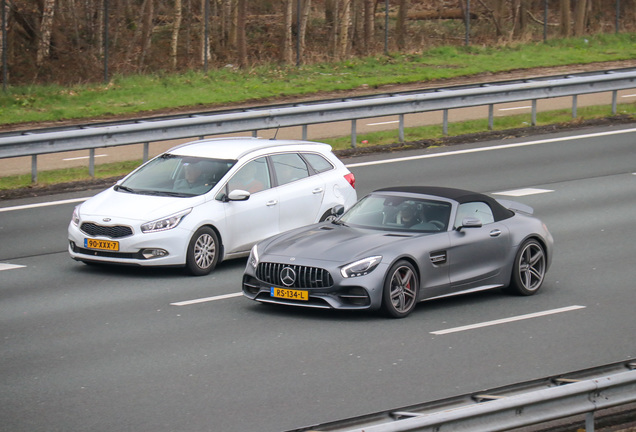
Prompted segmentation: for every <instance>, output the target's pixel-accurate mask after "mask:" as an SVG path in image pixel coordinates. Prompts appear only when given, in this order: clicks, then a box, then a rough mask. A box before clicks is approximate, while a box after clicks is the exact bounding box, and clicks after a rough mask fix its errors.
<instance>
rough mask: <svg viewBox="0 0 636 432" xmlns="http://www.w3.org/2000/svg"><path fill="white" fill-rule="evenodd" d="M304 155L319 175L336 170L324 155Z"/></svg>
mask: <svg viewBox="0 0 636 432" xmlns="http://www.w3.org/2000/svg"><path fill="white" fill-rule="evenodd" d="M302 155H303V157H304V158H305V160H306V161H307V162H308V163H309V165H311V167H312V168H313V169H314V171H315V172H317V173H321V172H325V171H329V170H331V169H333V168H334V167H333V165H332V164H331V162H329V161H328V160H327V159H326V158H325V157H324V156H322V155H319V154H316V153H303V154H302Z"/></svg>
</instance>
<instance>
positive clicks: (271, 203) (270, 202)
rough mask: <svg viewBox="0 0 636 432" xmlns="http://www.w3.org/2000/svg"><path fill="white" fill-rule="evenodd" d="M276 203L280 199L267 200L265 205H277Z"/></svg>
mask: <svg viewBox="0 0 636 432" xmlns="http://www.w3.org/2000/svg"><path fill="white" fill-rule="evenodd" d="M276 204H278V201H277V200H271V201H267V202H266V203H265V205H266V206H267V207H271V206H275V205H276Z"/></svg>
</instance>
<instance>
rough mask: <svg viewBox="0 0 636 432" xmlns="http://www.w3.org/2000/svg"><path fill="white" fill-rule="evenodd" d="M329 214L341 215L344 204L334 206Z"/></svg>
mask: <svg viewBox="0 0 636 432" xmlns="http://www.w3.org/2000/svg"><path fill="white" fill-rule="evenodd" d="M331 214H332V215H334V216H335V217H340V216H342V215H343V214H344V206H343V205H341V204H338V205H337V206H334V208H332V209H331Z"/></svg>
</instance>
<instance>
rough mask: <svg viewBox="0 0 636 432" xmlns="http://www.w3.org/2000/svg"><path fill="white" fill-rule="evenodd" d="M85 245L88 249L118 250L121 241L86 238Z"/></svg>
mask: <svg viewBox="0 0 636 432" xmlns="http://www.w3.org/2000/svg"><path fill="white" fill-rule="evenodd" d="M84 247H86V248H88V249H99V250H108V251H118V250H119V242H116V241H110V240H94V239H84Z"/></svg>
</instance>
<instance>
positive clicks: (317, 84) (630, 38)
mask: <svg viewBox="0 0 636 432" xmlns="http://www.w3.org/2000/svg"><path fill="white" fill-rule="evenodd" d="M631 59H636V34H630V33H621V34H612V35H591V36H586V37H585V38H571V39H555V40H550V41H548V42H545V43H543V42H538V43H528V44H514V45H504V46H496V47H484V46H468V47H464V46H445V47H438V48H433V49H430V50H427V51H423V52H421V53H417V54H391V55H388V56H374V57H366V58H356V59H350V60H347V61H342V62H335V63H322V64H315V65H306V66H300V67H295V66H288V67H286V66H279V65H269V66H260V67H254V68H251V69H245V70H244V69H231V68H224V69H219V70H213V71H210V72H209V73H207V74H204V73H201V72H195V71H191V72H188V73H185V74H181V75H170V74H156V75H147V76H141V75H139V76H126V77H124V76H116V77H113V79H112V80H111V81H110V82H108V83H101V84H87V85H78V86H73V87H61V86H55V85H42V86H37V85H32V86H22V87H9V89H8V91H7V92H4V93H1V94H0V125H8V124H16V123H25V122H48V121H60V120H69V119H87V118H107V117H109V116H122V115H133V114H142V113H143V114H148V113H152V112H153V111H157V110H166V109H177V108H179V109H184V108H190V109H196V108H197V107H222V106H227V105H228V104H233V103H239V102H249V103H251V102H255V101H259V100H260V101H265V100H268V99H275V98H281V97H286V96H303V95H305V96H306V95H310V94H315V93H321V92H333V91H346V90H352V89H359V88H363V89H368V88H377V87H380V86H383V85H388V84H404V83H413V82H426V81H431V80H436V79H448V78H457V77H460V76H470V75H475V74H483V73H496V72H502V71H511V70H517V69H527V68H537V67H554V66H564V65H574V64H582V63H595V62H606V61H620V60H631Z"/></svg>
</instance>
